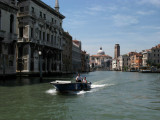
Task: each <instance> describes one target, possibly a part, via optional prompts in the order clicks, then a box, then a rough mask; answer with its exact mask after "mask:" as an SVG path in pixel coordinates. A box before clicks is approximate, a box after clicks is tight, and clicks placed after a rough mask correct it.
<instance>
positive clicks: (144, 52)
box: [142, 49, 151, 67]
mask: <svg viewBox="0 0 160 120" xmlns="http://www.w3.org/2000/svg"><path fill="white" fill-rule="evenodd" d="M149 60H151V50H150V49H147V50H142V66H143V67H147V66H148V61H149Z"/></svg>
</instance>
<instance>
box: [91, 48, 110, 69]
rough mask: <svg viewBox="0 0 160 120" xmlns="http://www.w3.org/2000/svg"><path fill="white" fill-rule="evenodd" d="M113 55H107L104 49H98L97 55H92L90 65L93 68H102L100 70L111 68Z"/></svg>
mask: <svg viewBox="0 0 160 120" xmlns="http://www.w3.org/2000/svg"><path fill="white" fill-rule="evenodd" d="M111 59H112V57H111V56H109V55H106V54H105V52H104V51H103V50H102V47H101V48H100V50H98V52H97V55H91V56H90V66H91V68H95V69H100V70H110V62H111Z"/></svg>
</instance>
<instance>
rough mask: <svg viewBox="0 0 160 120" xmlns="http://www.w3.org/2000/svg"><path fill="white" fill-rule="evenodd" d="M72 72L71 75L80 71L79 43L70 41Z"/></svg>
mask: <svg viewBox="0 0 160 120" xmlns="http://www.w3.org/2000/svg"><path fill="white" fill-rule="evenodd" d="M72 70H73V73H76V72H81V71H82V61H81V41H78V40H73V41H72Z"/></svg>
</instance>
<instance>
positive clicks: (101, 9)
mask: <svg viewBox="0 0 160 120" xmlns="http://www.w3.org/2000/svg"><path fill="white" fill-rule="evenodd" d="M115 10H117V7H116V6H108V7H107V6H102V5H94V6H91V7H88V8H87V9H86V11H85V13H86V14H89V15H96V14H99V13H103V12H106V11H107V12H109V11H110V12H112V11H115Z"/></svg>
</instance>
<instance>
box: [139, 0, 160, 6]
mask: <svg viewBox="0 0 160 120" xmlns="http://www.w3.org/2000/svg"><path fill="white" fill-rule="evenodd" d="M140 4H152V5H154V6H160V0H141V1H140Z"/></svg>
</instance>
